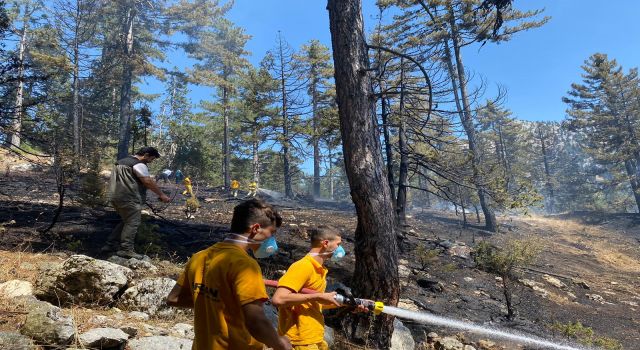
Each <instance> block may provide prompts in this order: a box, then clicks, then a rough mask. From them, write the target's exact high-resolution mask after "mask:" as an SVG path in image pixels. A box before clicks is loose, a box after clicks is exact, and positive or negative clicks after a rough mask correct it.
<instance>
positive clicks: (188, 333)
mask: <svg viewBox="0 0 640 350" xmlns="http://www.w3.org/2000/svg"><path fill="white" fill-rule="evenodd" d="M169 332H170V334H171V335H173V336H176V337H178V338H186V339H193V338H194V337H195V333H194V331H193V326H192V325H190V324H186V323H176V324H175V326H173V327H171V329H170V330H169Z"/></svg>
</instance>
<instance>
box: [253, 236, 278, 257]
mask: <svg viewBox="0 0 640 350" xmlns="http://www.w3.org/2000/svg"><path fill="white" fill-rule="evenodd" d="M277 252H278V243H276V238H275V237H273V236H271V237H269V238H267V239H265V240H264V241H262V243H260V247H259V248H258V249H257V250H256V251H254V252H253V256H255V257H256V258H258V259H264V258H268V257H270V256H272V255H273V254H275V253H277Z"/></svg>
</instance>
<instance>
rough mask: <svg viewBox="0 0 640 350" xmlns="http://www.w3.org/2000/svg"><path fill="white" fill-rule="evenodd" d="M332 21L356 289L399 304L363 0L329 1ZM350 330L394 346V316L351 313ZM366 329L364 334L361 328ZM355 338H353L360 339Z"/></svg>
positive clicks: (354, 335) (379, 345) (362, 338)
mask: <svg viewBox="0 0 640 350" xmlns="http://www.w3.org/2000/svg"><path fill="white" fill-rule="evenodd" d="M327 8H328V10H329V23H330V29H331V42H332V47H333V60H334V67H335V80H336V99H337V103H338V109H339V116H340V132H341V135H342V140H343V151H344V162H345V170H346V173H347V178H348V180H349V186H350V188H351V198H352V200H353V202H354V204H355V207H356V212H357V216H358V224H357V226H356V232H355V238H356V241H355V256H356V263H355V269H354V275H353V279H352V281H353V291H354V294H355V295H358V296H360V297H365V298H370V299H375V300H381V301H384V302H385V303H386V304H390V305H396V304H397V302H398V298H399V292H400V288H399V285H400V281H399V278H398V247H397V243H396V232H397V227H396V221H395V218H394V212H393V205H392V198H391V191H390V190H389V183H388V182H387V181H386V179H385V173H384V170H383V169H384V162H383V159H382V151H381V145H380V135H379V131H378V128H377V123H376V114H375V100H374V98H373V96H372V95H373V90H372V86H371V79H370V77H369V76H368V71H367V70H368V69H369V56H368V52H367V46H366V42H365V34H364V29H363V27H364V25H363V19H362V4H361V0H329V1H328V4H327ZM345 323H346V325H347V327H345V328H346V332H347V333H348V336H350V337H351V338H352V339H354V338H355V339H359V340H360V341H362V342H364V343H366V344H367V346H369V347H372V348H375V349H386V348H389V346H390V343H391V333H392V331H393V318H392V317H390V316H387V315H384V314H382V315H380V316H378V317H376V318H375V319H373V318H370V317H369V316H363V315H355V314H354V315H350V316H349V317H348V318H347V319H345ZM358 329H364V330H365V332H366V333H365V334H358V333H357V332H356V330H358ZM355 339H354V340H355Z"/></svg>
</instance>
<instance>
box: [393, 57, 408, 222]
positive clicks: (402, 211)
mask: <svg viewBox="0 0 640 350" xmlns="http://www.w3.org/2000/svg"><path fill="white" fill-rule="evenodd" d="M404 98H405V83H404V60H403V59H400V106H399V108H398V114H399V117H400V125H399V128H398V149H399V150H400V167H399V169H398V197H397V198H396V214H397V216H398V224H399V225H400V229H401V230H404V225H405V224H406V222H407V210H406V209H407V208H406V206H407V177H408V175H409V155H408V152H409V151H408V149H407V122H406V120H405V119H404Z"/></svg>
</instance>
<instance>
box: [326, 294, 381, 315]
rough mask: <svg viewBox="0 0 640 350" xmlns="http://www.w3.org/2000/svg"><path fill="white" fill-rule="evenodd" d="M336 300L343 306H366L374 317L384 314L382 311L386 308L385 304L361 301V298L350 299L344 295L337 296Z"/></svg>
mask: <svg viewBox="0 0 640 350" xmlns="http://www.w3.org/2000/svg"><path fill="white" fill-rule="evenodd" d="M335 298H336V301H337V302H338V303H340V304H341V305H346V306H352V307H357V306H364V307H366V308H367V309H369V311H371V312H373V314H374V315H379V314H380V313H381V312H382V309H383V308H384V304H383V303H382V302H380V301H373V300H369V299H360V298H353V297H351V298H350V297H346V296H344V295H342V294H336V296H335Z"/></svg>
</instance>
